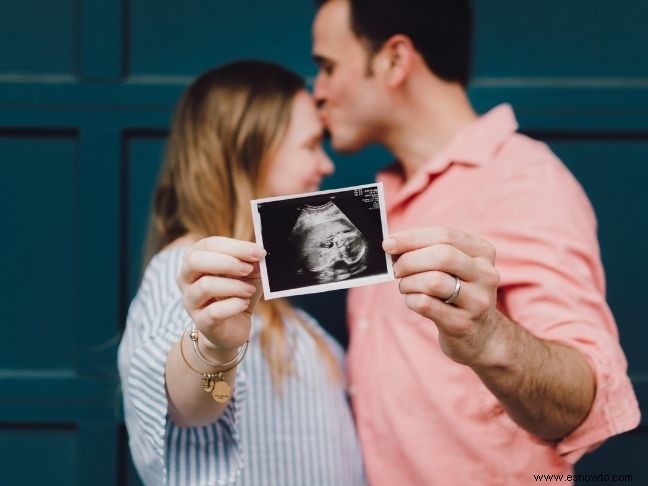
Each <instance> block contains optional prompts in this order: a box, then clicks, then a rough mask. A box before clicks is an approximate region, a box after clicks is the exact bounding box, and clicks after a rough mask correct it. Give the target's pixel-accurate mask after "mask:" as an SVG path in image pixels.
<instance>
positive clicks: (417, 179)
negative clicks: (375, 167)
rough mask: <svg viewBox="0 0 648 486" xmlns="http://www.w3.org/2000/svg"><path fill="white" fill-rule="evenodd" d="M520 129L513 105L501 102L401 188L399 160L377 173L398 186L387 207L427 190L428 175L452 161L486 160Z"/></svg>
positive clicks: (443, 169) (442, 168)
mask: <svg viewBox="0 0 648 486" xmlns="http://www.w3.org/2000/svg"><path fill="white" fill-rule="evenodd" d="M517 129H518V123H517V121H516V119H515V115H514V113H513V109H512V108H511V105H509V104H502V105H499V106H496V107H495V108H493V109H491V110H490V111H489V112H487V113H486V114H484V115H482V116H481V117H479V118H478V119H477V120H475V121H474V122H472V123H471V124H470V125H468V126H466V127H465V128H464V129H462V130H461V131H460V132H459V133H458V134H457V135H455V137H454V138H453V139H452V140H451V141H450V142H449V143H448V144H447V145H446V146H445V147H444V148H443V149H442V150H441V151H440V152H439V153H438V154H436V155H435V156H434V157H433V158H432V159H430V161H429V162H427V163H426V164H425V165H424V166H423V167H422V168H421V169H420V170H419V171H418V172H417V173H416V174H415V175H414V176H413V177H412V178H411V179H410V180H409V181H407V183H406V184H405V185H404V186H401V187H400V189H396V187H397V186H399V185H400V183H399V182H398V181H399V180H401V181H402V179H401V175H400V174H402V172H401V171H402V168H401V167H400V166H399V164H398V163H395V164H393V165H391V166H389V167H387V168H386V169H385V170H383V171H382V172H381V173H380V174H379V175H378V180H379V181H381V182H383V183H384V184H385V185H388V186H390V187H393V189H396V194H395V197H394V198H393V200H392V201H390V202H388V203H387V208H388V209H390V208H392V207H395V206H397V205H398V204H400V202H402V201H403V200H405V199H407V198H409V197H411V196H412V195H414V194H416V193H418V192H420V191H422V190H423V189H425V187H426V186H427V185H428V183H429V178H428V177H429V176H432V175H436V174H440V173H442V172H444V171H445V170H446V169H447V168H448V167H449V166H450V165H451V164H453V163H459V164H466V165H472V166H479V165H482V164H484V163H487V162H488V161H489V160H490V159H491V158H492V157H493V155H494V154H495V152H496V151H497V149H498V148H499V147H500V145H501V144H502V143H503V142H504V141H505V140H506V139H507V138H508V137H509V136H510V135H511V134H513V133H515V131H516V130H517Z"/></svg>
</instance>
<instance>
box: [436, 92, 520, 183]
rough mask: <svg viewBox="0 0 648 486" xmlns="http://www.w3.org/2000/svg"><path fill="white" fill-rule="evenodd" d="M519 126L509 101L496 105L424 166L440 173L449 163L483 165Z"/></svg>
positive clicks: (463, 130)
mask: <svg viewBox="0 0 648 486" xmlns="http://www.w3.org/2000/svg"><path fill="white" fill-rule="evenodd" d="M517 129H518V123H517V120H516V119H515V115H514V113H513V109H512V108H511V105H509V104H506V103H505V104H501V105H499V106H496V107H495V108H493V109H492V110H490V111H489V112H487V113H486V114H485V115H483V116H481V117H479V118H478V119H477V120H475V121H474V122H472V123H471V124H470V125H468V126H467V127H465V128H464V129H462V130H461V131H460V132H459V133H458V134H457V135H455V137H454V138H453V139H452V140H450V142H449V143H448V144H447V145H446V146H445V148H443V149H442V150H441V151H440V152H439V153H438V154H437V155H436V156H434V157H433V158H432V159H431V160H430V161H429V162H428V163H427V164H425V165H424V166H423V170H424V171H425V172H427V173H428V174H439V173H441V172H443V171H444V170H445V169H446V168H447V167H448V166H449V165H450V164H452V163H460V164H467V165H475V166H476V165H482V164H484V163H486V162H488V161H489V160H490V159H491V158H492V157H493V155H494V154H495V152H496V151H497V149H498V148H499V147H500V145H501V144H502V142H504V141H505V140H506V139H507V138H508V137H509V136H510V135H511V134H513V133H515V131H516V130H517Z"/></svg>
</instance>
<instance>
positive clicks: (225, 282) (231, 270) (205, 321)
mask: <svg viewBox="0 0 648 486" xmlns="http://www.w3.org/2000/svg"><path fill="white" fill-rule="evenodd" d="M265 255H266V251H265V250H264V249H263V248H262V247H261V246H259V245H257V244H254V243H250V242H247V241H241V240H235V239H232V238H224V237H219V236H212V237H208V238H204V239H202V240H200V241H198V242H196V243H195V244H194V245H193V246H191V248H189V250H188V251H187V252H186V253H185V255H184V260H183V262H182V269H181V270H180V274H179V275H178V286H179V287H180V290H181V291H182V301H183V303H184V306H185V308H186V309H187V312H188V313H189V315H190V316H191V318H192V319H193V321H194V322H195V324H196V328H197V329H198V331H199V332H200V334H201V335H202V336H204V338H205V339H203V340H201V347H202V348H203V349H205V350H206V351H207V354H208V355H210V356H214V357H215V358H216V357H219V356H220V357H221V358H222V359H223V360H226V359H227V358H229V357H231V356H232V353H235V352H236V349H237V348H239V347H240V346H242V345H243V344H244V343H245V341H246V340H247V339H248V337H249V335H250V326H251V323H252V319H251V318H252V313H253V312H254V307H255V306H256V304H257V302H258V300H259V297H260V296H261V292H262V291H261V278H260V273H259V263H258V262H259V260H260V259H261V258H263V257H264V256H265ZM205 341H207V342H205Z"/></svg>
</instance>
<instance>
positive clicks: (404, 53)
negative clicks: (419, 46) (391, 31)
mask: <svg viewBox="0 0 648 486" xmlns="http://www.w3.org/2000/svg"><path fill="white" fill-rule="evenodd" d="M415 55H416V51H415V49H414V44H413V43H412V40H411V39H410V38H409V37H407V36H406V35H402V34H397V35H393V36H391V37H390V38H389V39H387V41H385V43H384V44H383V46H382V48H381V49H380V51H379V52H378V54H377V55H376V70H377V71H378V70H379V71H380V73H381V75H382V77H383V79H385V82H386V84H387V86H388V87H390V88H396V87H398V86H400V85H401V84H403V83H404V82H405V80H406V79H407V78H408V77H409V75H410V72H411V71H412V66H413V62H414V56H415Z"/></svg>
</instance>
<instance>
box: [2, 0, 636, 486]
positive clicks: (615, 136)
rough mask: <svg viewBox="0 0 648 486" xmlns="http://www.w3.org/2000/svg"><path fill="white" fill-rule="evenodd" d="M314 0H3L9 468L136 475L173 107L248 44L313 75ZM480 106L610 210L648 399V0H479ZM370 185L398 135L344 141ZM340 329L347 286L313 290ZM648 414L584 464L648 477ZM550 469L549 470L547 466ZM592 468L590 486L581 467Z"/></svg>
mask: <svg viewBox="0 0 648 486" xmlns="http://www.w3.org/2000/svg"><path fill="white" fill-rule="evenodd" d="M312 3H314V2H310V1H309V0H306V1H304V0H289V1H285V2H263V1H261V0H240V1H239V2H225V1H218V0H185V1H184V2H177V1H171V0H156V1H152V0H124V1H118V2H115V1H109V0H61V1H58V2H50V1H46V0H23V1H21V2H10V1H8V0H0V208H2V210H3V211H4V218H3V221H4V225H3V230H2V236H3V237H2V240H1V243H0V245H1V246H0V249H1V250H2V252H1V254H2V256H3V259H2V264H0V269H1V270H0V291H1V293H0V295H1V296H2V297H1V302H2V304H3V305H2V308H3V310H4V312H3V314H2V316H3V317H2V329H3V334H2V336H3V339H2V340H0V464H1V467H0V471H1V473H0V474H2V476H1V477H0V483H1V484H3V485H8V486H13V485H23V484H25V485H26V484H28V485H32V484H48V485H49V484H79V485H87V484H93V485H102V484H105V485H117V484H137V483H138V481H137V479H136V478H135V476H134V474H133V471H132V468H130V467H129V465H128V459H127V458H128V454H127V449H126V437H125V434H124V431H123V427H122V426H121V412H120V398H119V391H118V390H119V386H118V382H117V379H116V373H115V352H116V346H117V343H118V341H119V336H120V332H121V329H122V326H123V320H124V316H125V312H126V310H127V306H128V302H129V301H130V299H131V297H132V295H133V293H134V291H135V289H136V287H137V281H138V275H139V267H140V256H141V245H142V239H143V236H144V228H145V224H146V223H145V222H146V214H147V211H148V200H149V197H150V192H151V188H152V186H153V184H154V179H155V174H156V172H157V169H158V166H159V163H160V158H161V154H162V151H163V147H164V141H165V136H166V130H167V127H168V121H169V118H170V116H171V112H172V108H173V105H174V103H175V101H176V99H177V97H178V95H179V93H180V92H181V90H182V89H183V87H184V86H185V85H186V84H187V83H188V82H189V80H190V79H191V77H192V76H194V75H195V74H196V73H198V72H200V71H201V70H203V69H205V68H207V67H209V66H212V65H214V64H218V63H221V62H224V61H227V60H230V59H235V58H240V57H261V58H265V59H271V60H276V61H281V62H283V63H285V64H287V65H288V66H289V67H291V68H293V69H295V70H297V71H298V72H300V73H302V74H303V75H305V76H309V75H312V74H313V73H314V67H313V65H312V64H311V61H310V40H309V29H310V25H309V24H310V19H311V17H312V15H313V5H312ZM475 7H476V13H477V19H476V20H477V36H476V42H475V47H476V58H475V79H474V82H473V83H472V85H471V90H470V93H471V97H472V99H473V101H474V102H475V104H476V106H477V107H478V109H479V110H480V111H485V110H487V109H488V108H490V107H492V106H493V105H495V104H497V103H500V102H502V101H509V102H511V103H512V104H513V106H514V108H515V109H516V112H517V114H518V117H519V120H520V122H521V126H522V129H523V130H524V131H525V132H527V133H530V134H531V135H533V136H535V137H537V138H540V139H543V140H546V141H547V142H548V143H549V144H550V145H551V146H552V147H553V148H554V150H555V151H556V152H557V153H558V154H559V155H560V156H561V157H562V158H563V160H564V161H565V162H566V164H567V165H568V166H569V167H570V168H571V169H572V171H573V172H574V173H575V174H576V176H577V177H578V179H579V180H580V181H581V183H582V184H583V186H584V187H585V189H586V190H587V192H588V194H589V196H590V198H591V199H592V201H593V204H594V206H595V208H596V210H597V212H598V215H599V230H600V236H601V245H602V252H603V259H604V261H605V264H606V268H607V274H608V289H609V300H610V304H611V306H612V309H613V311H614V313H615V315H616V317H617V320H618V324H619V328H620V332H621V340H622V343H623V345H624V348H625V349H626V351H627V356H628V361H629V367H630V374H631V376H632V379H633V382H634V385H635V388H636V390H637V393H638V395H639V397H640V401H641V404H642V410H643V412H644V415H646V411H647V408H648V358H646V353H645V352H643V346H644V343H646V342H647V340H648V331H647V330H646V326H645V317H644V315H645V313H644V312H643V308H642V306H643V303H644V301H645V295H646V294H647V293H648V284H646V281H645V278H644V276H645V275H646V274H648V263H647V262H646V259H645V258H643V256H644V254H645V251H646V248H648V223H647V219H646V217H645V215H644V214H643V211H644V209H643V208H645V207H647V206H648V195H647V193H646V190H645V189H644V187H643V186H644V185H645V184H646V183H647V182H648V62H646V61H645V60H646V59H648V33H647V31H646V29H645V22H646V19H648V4H646V3H645V2H643V1H642V0H625V1H624V2H610V1H604V0H596V1H592V0H589V1H585V0H576V1H571V2H564V1H559V0H545V1H543V2H531V1H519V0H518V1H513V0H498V1H497V2H493V1H486V0H476V1H475ZM335 160H336V161H337V162H338V167H337V171H336V174H335V175H334V176H333V177H332V178H331V179H330V180H329V181H328V182H327V187H339V186H343V185H349V184H357V183H362V182H367V181H370V180H371V178H372V174H373V172H374V171H375V170H376V169H377V168H379V167H380V166H381V165H383V164H385V163H386V162H388V161H389V157H388V155H387V154H386V153H384V152H383V151H380V150H371V151H367V152H365V153H364V154H362V155H358V156H354V157H339V156H338V157H335ZM300 303H301V304H302V305H304V306H306V307H308V308H309V309H310V310H311V311H312V312H313V313H314V314H316V315H317V316H318V317H319V318H320V319H321V320H322V322H323V324H325V325H326V326H327V327H329V329H331V330H332V331H333V332H334V333H335V334H336V335H337V336H338V337H339V338H340V340H342V341H344V340H345V339H346V336H345V331H344V325H343V319H344V309H343V303H344V293H342V292H338V293H333V294H327V295H323V296H311V297H307V298H302V299H301V300H300ZM646 452H648V427H647V426H646V420H645V419H644V421H643V422H642V427H641V428H640V429H638V430H637V431H634V432H632V433H629V434H626V435H624V436H622V437H619V438H616V439H614V440H611V441H609V442H608V443H606V444H605V445H603V446H602V447H601V448H600V449H599V450H598V451H596V452H595V453H593V454H591V455H589V456H587V457H586V458H585V459H583V460H582V462H581V463H579V466H578V471H580V472H581V473H583V474H601V473H602V474H609V475H610V476H611V475H613V474H632V475H633V478H634V482H637V483H639V484H642V483H646V481H648V469H647V468H646V466H645V465H644V462H645V459H644V456H645V455H646ZM539 473H542V471H539ZM581 484H586V482H582V483H581Z"/></svg>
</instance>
